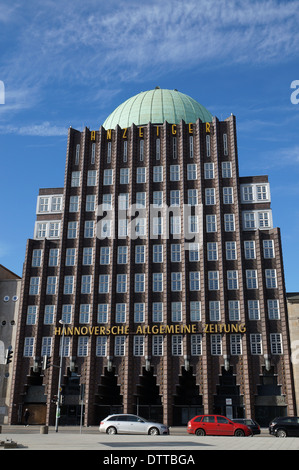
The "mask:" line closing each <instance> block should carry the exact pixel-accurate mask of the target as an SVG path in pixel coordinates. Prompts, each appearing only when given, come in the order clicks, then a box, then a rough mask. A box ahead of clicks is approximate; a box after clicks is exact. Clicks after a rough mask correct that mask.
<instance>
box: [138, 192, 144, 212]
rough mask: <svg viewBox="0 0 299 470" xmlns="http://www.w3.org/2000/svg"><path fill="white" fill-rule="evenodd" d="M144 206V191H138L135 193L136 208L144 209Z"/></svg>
mask: <svg viewBox="0 0 299 470" xmlns="http://www.w3.org/2000/svg"><path fill="white" fill-rule="evenodd" d="M145 208H146V193H145V192H138V193H136V209H145Z"/></svg>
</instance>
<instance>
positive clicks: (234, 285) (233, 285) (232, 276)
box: [227, 270, 239, 290]
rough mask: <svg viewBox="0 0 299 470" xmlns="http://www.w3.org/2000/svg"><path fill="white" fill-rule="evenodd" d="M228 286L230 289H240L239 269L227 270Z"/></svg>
mask: <svg viewBox="0 0 299 470" xmlns="http://www.w3.org/2000/svg"><path fill="white" fill-rule="evenodd" d="M227 288H228V289H229V290H233V289H239V284H238V271H236V270H232V271H227Z"/></svg>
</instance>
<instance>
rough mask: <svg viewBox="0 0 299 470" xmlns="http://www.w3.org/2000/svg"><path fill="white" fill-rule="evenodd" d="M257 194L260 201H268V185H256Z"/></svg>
mask: <svg viewBox="0 0 299 470" xmlns="http://www.w3.org/2000/svg"><path fill="white" fill-rule="evenodd" d="M256 196H257V200H258V201H266V200H268V193H267V186H266V185H262V186H257V187H256Z"/></svg>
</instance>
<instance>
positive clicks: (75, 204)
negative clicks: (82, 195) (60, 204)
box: [69, 196, 79, 212]
mask: <svg viewBox="0 0 299 470" xmlns="http://www.w3.org/2000/svg"><path fill="white" fill-rule="evenodd" d="M78 210H79V196H71V197H70V206H69V211H70V212H78Z"/></svg>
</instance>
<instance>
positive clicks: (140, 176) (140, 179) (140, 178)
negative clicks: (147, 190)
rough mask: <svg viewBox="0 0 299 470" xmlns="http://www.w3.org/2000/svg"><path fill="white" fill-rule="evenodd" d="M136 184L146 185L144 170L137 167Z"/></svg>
mask: <svg viewBox="0 0 299 470" xmlns="http://www.w3.org/2000/svg"><path fill="white" fill-rule="evenodd" d="M136 183H146V168H145V167H138V168H137V169H136Z"/></svg>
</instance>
